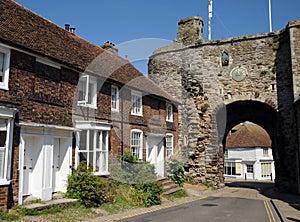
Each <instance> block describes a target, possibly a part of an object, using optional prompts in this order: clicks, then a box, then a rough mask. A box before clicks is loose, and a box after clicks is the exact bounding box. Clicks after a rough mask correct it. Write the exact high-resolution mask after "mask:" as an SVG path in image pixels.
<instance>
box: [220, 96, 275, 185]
mask: <svg viewBox="0 0 300 222" xmlns="http://www.w3.org/2000/svg"><path fill="white" fill-rule="evenodd" d="M216 118H217V127H218V134H219V142H220V144H222V145H223V149H224V155H226V153H225V150H226V142H227V138H228V136H227V135H228V134H229V133H230V131H231V133H232V130H235V129H236V127H237V126H239V124H241V123H243V124H245V123H250V122H251V124H252V125H253V126H254V125H255V126H256V127H257V128H259V129H260V128H261V129H260V130H264V131H265V135H266V136H269V140H270V149H271V152H272V158H273V159H274V163H275V164H274V163H273V164H274V165H275V175H276V168H277V165H278V163H279V156H278V155H277V146H276V144H277V141H276V138H277V137H276V135H277V112H276V110H275V109H274V108H272V107H271V106H270V105H268V104H265V103H262V102H258V101H252V100H243V101H236V102H233V103H230V104H227V105H226V106H224V107H223V108H221V109H220V110H219V111H218V113H217V116H216ZM252 125H251V126H250V127H251V128H252ZM240 128H241V127H240ZM236 137H237V138H238V134H237V135H236ZM262 152H266V151H263V150H262ZM262 155H263V153H262ZM232 162H234V161H232ZM238 162H239V161H235V163H237V164H235V165H231V166H230V164H227V165H224V168H223V169H224V172H223V173H227V174H228V173H229V174H230V173H231V174H232V173H235V174H240V177H241V178H245V177H246V179H249V177H251V176H252V178H254V175H253V173H254V172H253V171H254V169H253V166H254V164H253V163H254V161H248V163H249V164H248V166H247V161H245V164H244V166H243V167H244V168H243V169H242V165H239V163H238ZM261 163H262V162H261ZM264 163H267V161H265V162H264ZM240 164H242V162H241V161H240ZM234 166H235V169H234ZM230 167H231V169H230ZM237 167H240V170H239V169H237ZM262 167H263V169H262ZM268 167H269V165H264V164H263V166H260V172H261V173H263V174H264V175H263V177H265V176H266V174H269V171H268V172H265V170H269V169H267V168H268ZM247 168H248V171H249V174H246V175H245V173H247ZM257 169H258V168H257ZM230 170H231V171H230ZM233 170H235V172H233ZM225 171H226V172H225ZM251 171H252V172H251ZM251 173H252V175H251ZM271 177H272V179H274V173H273V174H272V176H271V175H268V179H271ZM260 179H261V177H260Z"/></svg>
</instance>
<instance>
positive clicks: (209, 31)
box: [207, 0, 212, 40]
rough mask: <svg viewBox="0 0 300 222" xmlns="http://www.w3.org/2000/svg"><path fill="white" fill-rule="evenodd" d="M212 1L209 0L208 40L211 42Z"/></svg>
mask: <svg viewBox="0 0 300 222" xmlns="http://www.w3.org/2000/svg"><path fill="white" fill-rule="evenodd" d="M211 18H212V0H208V22H207V23H208V24H207V28H208V40H211Z"/></svg>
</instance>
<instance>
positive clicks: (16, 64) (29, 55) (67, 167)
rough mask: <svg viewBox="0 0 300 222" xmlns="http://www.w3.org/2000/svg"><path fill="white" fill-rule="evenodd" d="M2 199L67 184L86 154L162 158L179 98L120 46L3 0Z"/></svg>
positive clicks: (2, 204)
mask: <svg viewBox="0 0 300 222" xmlns="http://www.w3.org/2000/svg"><path fill="white" fill-rule="evenodd" d="M0 8H1V14H0V208H1V210H5V209H7V207H9V206H11V205H13V204H20V205H21V204H23V201H24V198H26V197H28V196H34V197H37V198H40V199H42V200H49V199H51V198H52V195H53V193H55V192H64V191H65V190H66V185H67V184H66V179H67V176H68V175H69V174H70V173H71V171H72V168H76V166H77V165H78V164H79V163H80V162H81V161H86V162H87V165H88V166H89V167H92V168H93V171H94V173H95V174H96V175H99V176H108V175H109V174H110V169H109V164H108V163H109V161H108V160H109V158H110V157H113V156H118V155H121V154H124V153H125V152H132V153H133V154H134V155H135V156H136V157H137V158H140V159H143V160H148V161H150V162H151V163H153V164H154V165H155V169H156V171H157V174H158V175H159V176H163V175H164V173H165V169H164V161H165V159H166V158H167V157H168V156H170V155H171V154H172V153H173V151H174V149H176V148H177V139H178V134H177V128H178V118H177V108H176V102H174V99H173V98H172V97H171V96H169V94H167V93H166V92H165V91H163V90H162V89H161V88H159V87H158V86H157V85H155V84H154V83H153V82H152V81H150V80H149V79H148V78H146V77H145V76H143V75H142V74H141V73H140V72H139V71H138V70H136V69H135V68H134V67H133V66H132V65H131V64H130V63H129V62H128V61H127V60H125V59H122V58H120V57H119V56H118V55H117V50H116V49H115V48H114V47H113V46H112V45H111V44H110V43H105V44H104V46H103V47H98V46H95V45H93V44H91V43H89V42H87V41H85V40H84V39H82V38H79V37H78V36H76V35H75V34H74V33H71V32H69V31H68V30H65V29H63V28H60V27H58V26H57V25H55V24H53V23H51V22H49V21H48V20H46V19H43V18H42V17H40V16H38V15H36V14H34V13H32V12H31V11H29V10H27V9H25V8H24V7H22V6H21V5H19V4H17V3H15V2H14V1H12V0H1V1H0Z"/></svg>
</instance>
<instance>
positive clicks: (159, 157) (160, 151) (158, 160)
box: [146, 136, 165, 177]
mask: <svg viewBox="0 0 300 222" xmlns="http://www.w3.org/2000/svg"><path fill="white" fill-rule="evenodd" d="M146 160H147V161H149V162H150V163H151V164H153V165H154V166H155V171H156V173H157V176H158V177H164V175H165V172H164V170H165V167H164V138H162V137H158V136H148V137H147V158H146Z"/></svg>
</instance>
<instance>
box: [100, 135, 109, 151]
mask: <svg viewBox="0 0 300 222" xmlns="http://www.w3.org/2000/svg"><path fill="white" fill-rule="evenodd" d="M107 136H108V135H107V132H105V131H103V132H102V147H101V148H102V151H105V152H106V146H107V144H106V143H107V141H106V137H107Z"/></svg>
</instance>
